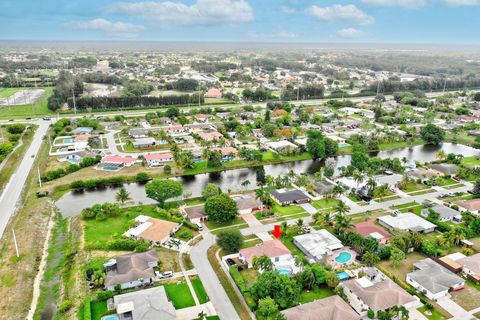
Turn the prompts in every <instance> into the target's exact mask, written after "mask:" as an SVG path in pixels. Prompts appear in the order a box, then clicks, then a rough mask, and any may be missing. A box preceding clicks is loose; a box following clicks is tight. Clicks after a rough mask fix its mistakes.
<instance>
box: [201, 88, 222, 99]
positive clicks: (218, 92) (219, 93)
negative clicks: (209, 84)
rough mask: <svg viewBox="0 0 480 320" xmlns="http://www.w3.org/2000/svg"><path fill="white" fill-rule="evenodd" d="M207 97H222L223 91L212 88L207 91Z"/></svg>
mask: <svg viewBox="0 0 480 320" xmlns="http://www.w3.org/2000/svg"><path fill="white" fill-rule="evenodd" d="M204 96H205V98H215V99H218V98H221V97H222V91H221V90H220V89H218V88H210V89H208V91H207V93H205V95H204Z"/></svg>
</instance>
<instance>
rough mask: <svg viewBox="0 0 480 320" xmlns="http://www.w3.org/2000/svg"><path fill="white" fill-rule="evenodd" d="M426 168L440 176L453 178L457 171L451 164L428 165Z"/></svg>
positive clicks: (455, 166) (456, 167)
mask: <svg viewBox="0 0 480 320" xmlns="http://www.w3.org/2000/svg"><path fill="white" fill-rule="evenodd" d="M428 167H429V168H430V169H432V170H435V171H437V172H438V173H440V174H442V175H447V176H454V175H456V174H457V171H458V166H457V165H456V164H452V163H432V164H430V165H428Z"/></svg>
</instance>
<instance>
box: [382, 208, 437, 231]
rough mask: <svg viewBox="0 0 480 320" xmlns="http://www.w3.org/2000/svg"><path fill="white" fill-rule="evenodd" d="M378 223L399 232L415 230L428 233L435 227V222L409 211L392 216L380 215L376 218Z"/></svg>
mask: <svg viewBox="0 0 480 320" xmlns="http://www.w3.org/2000/svg"><path fill="white" fill-rule="evenodd" d="M378 223H380V224H381V225H382V226H384V227H386V228H387V229H389V230H394V231H400V232H404V231H416V232H420V233H430V232H433V231H434V230H435V228H436V227H437V226H436V225H435V224H433V223H431V222H429V221H427V220H425V219H423V218H421V217H419V216H417V215H416V214H414V213H411V212H405V213H399V214H397V215H394V216H390V215H388V216H382V217H379V218H378Z"/></svg>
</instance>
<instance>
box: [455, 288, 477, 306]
mask: <svg viewBox="0 0 480 320" xmlns="http://www.w3.org/2000/svg"><path fill="white" fill-rule="evenodd" d="M451 295H452V300H453V301H455V302H456V303H457V304H458V305H460V306H461V307H462V308H463V309H465V310H467V311H471V310H473V309H476V308H478V307H480V290H477V289H476V288H474V287H472V286H470V285H468V284H467V285H465V288H464V289H463V290H460V291H455V292H452V293H451Z"/></svg>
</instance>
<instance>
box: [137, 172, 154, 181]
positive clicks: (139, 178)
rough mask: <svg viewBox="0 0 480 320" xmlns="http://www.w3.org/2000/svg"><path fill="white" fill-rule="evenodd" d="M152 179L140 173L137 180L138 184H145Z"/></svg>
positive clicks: (146, 174) (144, 173)
mask: <svg viewBox="0 0 480 320" xmlns="http://www.w3.org/2000/svg"><path fill="white" fill-rule="evenodd" d="M150 179H151V177H150V175H149V174H148V173H146V172H139V173H138V174H137V176H136V178H135V180H136V181H137V182H142V183H145V182H147V181H149V180H150Z"/></svg>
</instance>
